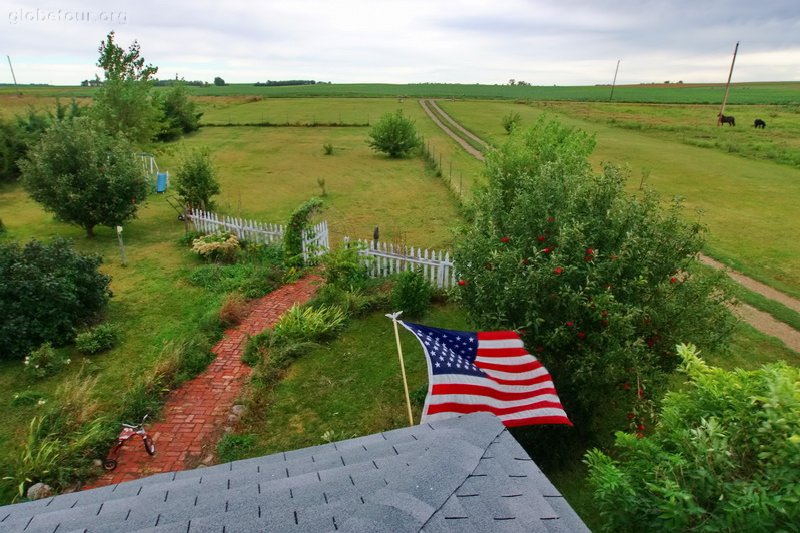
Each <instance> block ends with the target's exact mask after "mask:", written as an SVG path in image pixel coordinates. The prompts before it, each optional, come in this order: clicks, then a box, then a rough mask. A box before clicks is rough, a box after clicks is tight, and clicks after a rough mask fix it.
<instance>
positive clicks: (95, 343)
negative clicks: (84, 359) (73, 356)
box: [75, 324, 119, 355]
mask: <svg viewBox="0 0 800 533" xmlns="http://www.w3.org/2000/svg"><path fill="white" fill-rule="evenodd" d="M118 341H119V330H117V328H116V327H115V326H113V325H112V324H100V325H99V326H97V327H95V328H92V329H90V330H88V331H85V332H83V333H79V334H78V335H77V336H76V337H75V347H76V348H77V349H78V351H79V352H81V353H83V354H86V355H94V354H96V353H100V352H105V351H106V350H110V349H111V348H113V347H114V346H116V344H117V342H118Z"/></svg>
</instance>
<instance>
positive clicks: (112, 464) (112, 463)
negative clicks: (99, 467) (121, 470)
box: [103, 459, 117, 470]
mask: <svg viewBox="0 0 800 533" xmlns="http://www.w3.org/2000/svg"><path fill="white" fill-rule="evenodd" d="M116 467H117V461H116V460H115V459H106V460H105V461H103V468H105V469H106V470H114V469H115V468H116Z"/></svg>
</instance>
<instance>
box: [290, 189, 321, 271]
mask: <svg viewBox="0 0 800 533" xmlns="http://www.w3.org/2000/svg"><path fill="white" fill-rule="evenodd" d="M321 207H322V200H320V199H319V198H309V199H308V200H306V201H305V202H303V203H302V204H300V207H298V208H297V209H295V210H294V212H293V213H292V215H291V216H290V217H289V222H288V223H287V224H286V232H285V233H284V234H283V251H284V255H285V262H286V264H287V265H289V266H293V267H302V266H303V264H304V259H303V232H304V231H305V230H306V229H307V228H308V224H309V221H310V219H311V217H312V216H313V215H314V213H316V212H317V211H319V209H320V208H321Z"/></svg>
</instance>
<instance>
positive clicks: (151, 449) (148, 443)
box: [143, 437, 156, 455]
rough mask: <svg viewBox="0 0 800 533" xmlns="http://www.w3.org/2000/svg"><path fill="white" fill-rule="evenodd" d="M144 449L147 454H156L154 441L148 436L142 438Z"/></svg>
mask: <svg viewBox="0 0 800 533" xmlns="http://www.w3.org/2000/svg"><path fill="white" fill-rule="evenodd" d="M143 440H144V449H145V451H146V452H147V453H148V454H149V455H155V454H156V443H155V442H153V441H152V440H151V439H150V438H149V437H145V438H144V439H143Z"/></svg>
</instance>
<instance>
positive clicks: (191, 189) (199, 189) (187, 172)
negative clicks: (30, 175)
mask: <svg viewBox="0 0 800 533" xmlns="http://www.w3.org/2000/svg"><path fill="white" fill-rule="evenodd" d="M175 191H176V192H177V194H178V196H179V197H180V199H181V202H182V203H183V204H184V205H187V206H189V207H190V208H192V207H194V208H199V209H212V208H213V203H212V202H211V197H212V196H214V195H217V194H219V193H220V186H219V181H218V180H217V170H216V168H215V167H214V164H213V163H212V162H211V154H210V153H209V152H208V150H192V151H191V152H189V153H188V154H187V155H186V156H185V157H184V158H183V159H182V160H181V162H180V165H179V166H178V170H177V171H176V172H175Z"/></svg>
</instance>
